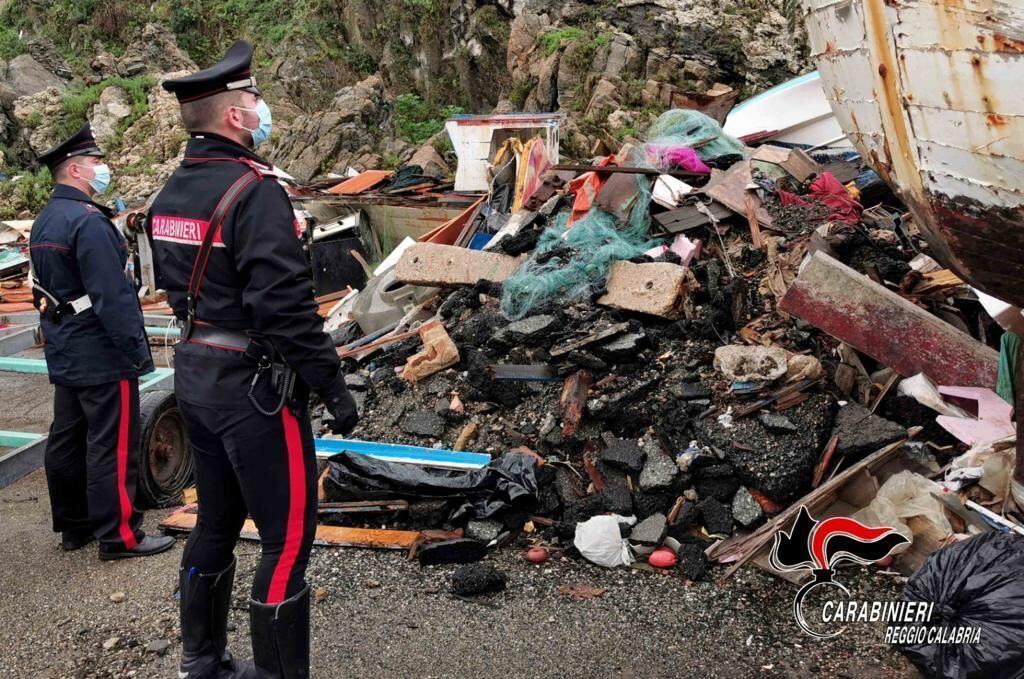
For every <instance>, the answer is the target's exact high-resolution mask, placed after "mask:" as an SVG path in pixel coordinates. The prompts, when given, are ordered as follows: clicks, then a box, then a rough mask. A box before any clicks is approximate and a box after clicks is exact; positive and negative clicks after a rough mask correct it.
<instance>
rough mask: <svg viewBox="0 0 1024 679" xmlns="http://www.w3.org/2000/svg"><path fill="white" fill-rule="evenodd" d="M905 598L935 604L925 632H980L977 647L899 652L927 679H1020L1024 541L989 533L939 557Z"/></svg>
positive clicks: (1023, 642) (1023, 662)
mask: <svg viewBox="0 0 1024 679" xmlns="http://www.w3.org/2000/svg"><path fill="white" fill-rule="evenodd" d="M903 598H904V599H906V600H908V601H925V602H929V603H932V602H934V604H935V607H934V612H933V614H932V620H931V621H930V622H929V623H928V626H936V625H942V626H946V627H953V628H955V627H976V628H980V634H981V639H980V641H979V643H977V644H970V643H966V644H927V643H925V644H916V645H907V646H903V647H901V648H900V650H901V651H902V652H903V654H904V655H906V656H907V658H909V659H910V661H911V662H913V663H914V664H915V665H916V666H917V668H918V669H919V670H921V672H923V673H924V674H925V675H926V676H928V677H946V678H949V679H952V678H954V677H956V678H958V679H959V678H964V677H970V678H972V679H973V678H975V677H977V678H979V679H980V678H981V677H985V679H1021V678H1024V537H1021V536H1018V535H1016V534H1014V533H987V534H985V535H981V536H978V537H974V538H971V539H969V540H965V541H963V542H959V543H957V544H955V545H952V546H950V547H946V548H944V549H941V550H939V551H937V552H936V553H935V554H933V555H932V556H931V557H929V558H928V561H926V562H925V564H924V565H923V566H922V567H921V569H920V570H919V571H918V572H917V573H915V574H914V575H913V577H911V578H910V581H909V582H908V583H907V587H906V589H905V590H904V592H903Z"/></svg>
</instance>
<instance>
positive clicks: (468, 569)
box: [452, 563, 508, 596]
mask: <svg viewBox="0 0 1024 679" xmlns="http://www.w3.org/2000/svg"><path fill="white" fill-rule="evenodd" d="M507 581H508V578H507V577H506V576H505V574H504V573H502V572H501V571H499V570H498V569H497V568H495V567H494V566H492V565H491V564H489V563H474V564H469V565H468V566H463V567H462V568H460V569H458V570H457V571H455V572H454V573H452V592H453V593H454V594H457V595H459V596H477V595H480V594H487V593H488V592H500V591H502V590H503V589H505V585H506V583H507Z"/></svg>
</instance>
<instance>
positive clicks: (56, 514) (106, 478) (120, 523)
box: [43, 380, 143, 550]
mask: <svg viewBox="0 0 1024 679" xmlns="http://www.w3.org/2000/svg"><path fill="white" fill-rule="evenodd" d="M138 448H139V382H138V380H121V381H120V382H111V383H109V384H100V385H97V386H92V387H68V386H61V385H56V389H55V392H54V396H53V424H52V425H51V426H50V436H49V438H48V439H47V442H46V455H45V457H44V461H43V464H44V467H45V468H46V483H47V486H48V487H49V491H50V507H51V509H52V510H53V529H54V530H55V531H75V532H82V533H88V532H90V531H91V532H92V533H93V534H94V535H95V536H96V538H97V539H98V540H99V541H100V544H101V545H103V546H104V547H109V548H112V549H118V550H119V549H123V548H127V549H131V548H133V547H135V545H137V544H138V542H139V540H141V539H142V537H143V533H142V531H141V530H140V529H139V526H140V525H141V523H142V514H140V513H139V512H137V511H136V510H135V507H134V499H135V484H136V479H137V478H138V476H137V474H138V470H137V469H136V459H137V457H138Z"/></svg>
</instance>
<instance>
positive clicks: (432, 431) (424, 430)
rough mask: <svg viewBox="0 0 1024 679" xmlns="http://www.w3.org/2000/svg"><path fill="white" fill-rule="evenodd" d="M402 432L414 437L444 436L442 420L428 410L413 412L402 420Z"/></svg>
mask: <svg viewBox="0 0 1024 679" xmlns="http://www.w3.org/2000/svg"><path fill="white" fill-rule="evenodd" d="M401 426H402V431H404V432H405V433H406V434H413V435H415V436H429V437H430V438H435V439H437V438H441V437H442V436H444V418H442V417H441V416H440V415H438V414H437V413H435V412H431V411H429V410H414V411H412V412H411V413H407V414H406V416H405V417H403V418H402V424H401Z"/></svg>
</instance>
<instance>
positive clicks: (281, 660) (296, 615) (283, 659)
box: [249, 585, 309, 679]
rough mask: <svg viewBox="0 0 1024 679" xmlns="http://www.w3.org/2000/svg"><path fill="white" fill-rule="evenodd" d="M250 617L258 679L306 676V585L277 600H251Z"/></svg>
mask: <svg viewBox="0 0 1024 679" xmlns="http://www.w3.org/2000/svg"><path fill="white" fill-rule="evenodd" d="M249 621H250V625H249V626H250V628H251V631H252V650H253V660H254V661H255V663H256V672H257V674H258V675H259V677H260V679H307V678H308V677H309V585H306V586H305V587H304V588H303V589H302V591H301V592H299V593H298V594H296V595H295V596H293V597H292V598H291V599H285V600H284V601H282V602H281V603H279V604H269V605H268V604H261V603H259V602H257V601H250V602H249Z"/></svg>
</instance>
